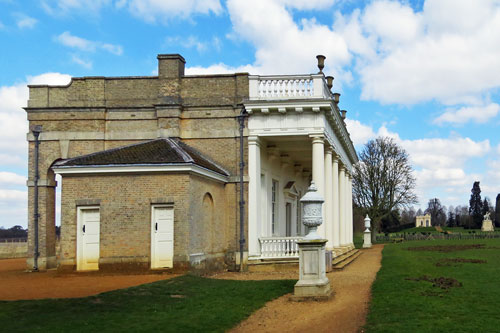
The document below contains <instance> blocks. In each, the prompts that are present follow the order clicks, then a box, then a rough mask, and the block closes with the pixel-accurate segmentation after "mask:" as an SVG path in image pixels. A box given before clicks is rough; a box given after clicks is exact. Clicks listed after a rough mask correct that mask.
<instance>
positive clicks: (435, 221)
mask: <svg viewBox="0 0 500 333" xmlns="http://www.w3.org/2000/svg"><path fill="white" fill-rule="evenodd" d="M425 214H429V215H430V216H431V222H432V225H439V226H444V225H445V223H446V212H445V210H444V207H443V206H442V205H441V201H439V199H438V198H434V199H430V200H429V203H428V204H427V209H426V210H425Z"/></svg>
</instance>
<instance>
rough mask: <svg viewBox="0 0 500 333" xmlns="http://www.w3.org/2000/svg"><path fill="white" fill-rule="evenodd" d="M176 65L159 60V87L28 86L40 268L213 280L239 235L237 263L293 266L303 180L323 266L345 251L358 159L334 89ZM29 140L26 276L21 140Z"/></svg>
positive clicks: (324, 83)
mask: <svg viewBox="0 0 500 333" xmlns="http://www.w3.org/2000/svg"><path fill="white" fill-rule="evenodd" d="M184 66H185V60H184V58H183V57H182V56H180V55H178V54H167V55H158V76H144V77H143V76H141V77H83V78H73V79H72V81H71V82H70V83H69V84H68V85H67V86H46V85H32V86H29V90H30V95H29V101H28V106H27V108H26V112H27V115H28V120H29V123H30V128H34V126H36V125H41V126H42V132H41V134H40V136H39V140H40V141H39V142H40V144H39V164H38V165H39V169H40V179H39V180H38V186H37V188H38V213H39V219H38V229H39V232H38V238H39V239H38V244H39V254H40V256H39V258H38V265H39V267H40V268H42V269H43V268H49V267H56V266H57V267H59V269H69V270H74V269H77V270H92V269H104V268H106V267H111V266H112V267H118V266H124V267H125V268H127V267H128V268H143V269H149V268H164V267H180V268H196V267H200V268H204V269H221V268H223V267H227V266H231V265H235V264H236V262H237V261H238V260H239V257H240V254H241V253H240V239H241V238H244V240H245V241H244V242H241V243H242V244H243V246H244V247H243V253H242V255H243V256H244V260H245V262H246V263H248V264H252V263H255V262H262V261H265V260H266V259H270V258H271V259H275V260H281V259H287V260H290V259H292V260H293V259H294V258H298V254H297V245H296V241H297V239H300V237H301V236H302V235H304V233H305V230H304V227H303V226H302V224H301V223H300V214H301V211H300V205H299V201H298V200H299V199H300V197H301V196H302V195H303V194H304V193H305V191H306V189H307V187H308V186H309V184H310V181H311V180H314V181H315V183H316V184H317V187H318V190H319V192H320V193H321V194H322V195H323V196H324V197H325V205H324V212H323V215H324V218H325V221H324V223H323V225H322V227H321V228H320V230H319V232H320V234H321V235H322V236H324V237H325V238H326V239H328V243H327V248H328V249H330V250H332V251H334V254H335V255H340V254H342V253H345V252H347V251H349V250H351V249H352V248H353V241H352V238H353V234H352V200H351V198H352V183H351V176H350V175H351V172H352V166H353V164H354V163H356V162H357V156H356V152H355V150H354V147H353V144H352V141H351V140H350V137H349V133H348V132H347V130H346V126H345V123H344V119H345V115H346V111H343V110H340V109H339V107H338V104H339V96H340V95H339V94H333V93H332V92H331V91H330V89H331V80H332V79H333V78H327V77H325V75H324V74H323V73H322V72H321V69H322V67H320V72H319V73H318V74H307V75H277V76H255V75H249V74H248V73H235V74H224V75H185V74H184ZM240 120H243V121H242V122H240ZM240 123H242V124H243V127H242V131H241V132H240ZM240 133H241V134H240ZM240 135H241V136H240ZM240 140H241V142H243V145H242V146H240ZM28 141H29V180H28V187H29V207H28V208H29V239H28V243H29V245H28V246H29V250H28V253H30V254H31V255H30V257H29V258H28V263H27V264H28V267H32V265H33V261H34V257H33V251H34V244H35V235H34V218H33V216H34V213H35V212H34V209H35V200H34V196H35V195H34V192H35V191H34V185H35V172H34V170H35V168H34V156H35V137H34V135H33V133H31V132H30V133H29V134H28ZM240 148H242V154H241V152H240ZM242 161H243V162H244V170H243V178H242V179H240V165H241V164H240V163H241V162H242ZM56 174H59V175H61V179H62V182H61V184H57V183H56V181H55V175H56ZM241 180H242V181H243V183H244V191H243V197H244V202H243V203H242V205H243V206H242V208H243V213H244V214H243V215H244V220H243V232H241V227H240V206H239V205H240V193H239V192H240V191H239V190H240V184H239V182H240V181H241ZM56 186H61V188H62V190H61V239H60V255H59V257H58V258H56V251H55V209H56V208H55V188H56Z"/></svg>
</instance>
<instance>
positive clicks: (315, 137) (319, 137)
mask: <svg viewBox="0 0 500 333" xmlns="http://www.w3.org/2000/svg"><path fill="white" fill-rule="evenodd" d="M309 137H310V138H311V139H312V143H313V144H315V143H322V144H324V143H325V137H324V136H323V134H309Z"/></svg>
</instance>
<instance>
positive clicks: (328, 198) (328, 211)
mask: <svg viewBox="0 0 500 333" xmlns="http://www.w3.org/2000/svg"><path fill="white" fill-rule="evenodd" d="M332 153H333V151H332V148H327V149H326V150H325V221H324V223H325V235H326V239H328V242H327V243H326V248H327V249H328V250H331V249H332V248H333V238H332V233H333V197H332V194H333V186H332V185H333V183H332V178H333V177H332V176H333V175H332Z"/></svg>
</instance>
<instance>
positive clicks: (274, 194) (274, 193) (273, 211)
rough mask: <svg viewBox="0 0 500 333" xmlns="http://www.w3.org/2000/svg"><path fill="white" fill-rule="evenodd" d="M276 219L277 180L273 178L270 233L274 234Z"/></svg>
mask: <svg viewBox="0 0 500 333" xmlns="http://www.w3.org/2000/svg"><path fill="white" fill-rule="evenodd" d="M277 219H278V181H277V180H274V179H273V185H272V187H271V233H272V234H273V235H274V234H275V230H276V221H277Z"/></svg>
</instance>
